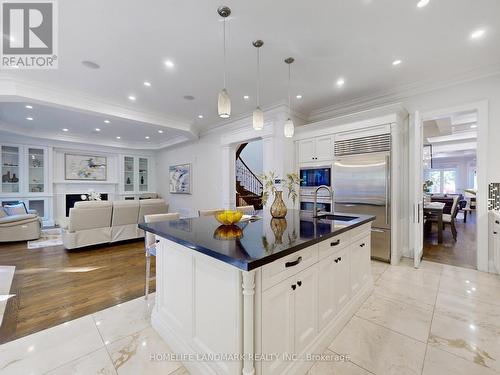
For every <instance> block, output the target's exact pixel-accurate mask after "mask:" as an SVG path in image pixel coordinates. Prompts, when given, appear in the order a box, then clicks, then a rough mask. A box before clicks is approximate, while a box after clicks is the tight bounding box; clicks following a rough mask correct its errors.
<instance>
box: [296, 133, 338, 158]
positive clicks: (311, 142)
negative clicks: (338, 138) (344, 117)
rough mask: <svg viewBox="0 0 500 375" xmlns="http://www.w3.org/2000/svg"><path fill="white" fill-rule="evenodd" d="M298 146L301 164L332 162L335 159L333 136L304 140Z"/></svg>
mask: <svg viewBox="0 0 500 375" xmlns="http://www.w3.org/2000/svg"><path fill="white" fill-rule="evenodd" d="M298 144H299V162H300V163H310V162H319V161H331V160H332V159H333V142H332V137H331V136H326V137H317V138H311V139H304V140H302V141H299V142H298Z"/></svg>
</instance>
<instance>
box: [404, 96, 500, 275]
mask: <svg viewBox="0 0 500 375" xmlns="http://www.w3.org/2000/svg"><path fill="white" fill-rule="evenodd" d="M488 107H489V106H488V101H486V100H483V101H479V102H472V103H466V104H461V105H456V106H453V107H448V108H441V109H436V110H431V111H428V112H424V113H422V114H421V113H420V112H419V111H415V112H414V114H412V115H411V118H410V120H411V124H412V126H411V131H410V139H409V140H410V144H409V148H410V155H414V157H412V158H411V159H410V196H411V201H410V202H411V203H410V204H411V207H410V209H411V211H412V217H413V218H412V220H411V222H410V248H411V253H412V254H413V258H414V263H415V267H416V268H418V267H419V266H420V261H421V259H422V258H423V228H424V225H423V221H424V217H423V216H424V212H423V211H424V200H423V189H422V186H423V185H422V181H424V174H423V159H424V157H423V155H422V154H423V138H424V137H423V122H426V121H430V120H435V119H439V118H442V117H446V116H450V114H458V113H471V112H475V113H476V114H477V127H476V128H474V129H476V131H477V140H476V143H477V146H476V179H477V192H476V207H475V212H474V214H475V221H476V262H475V266H476V268H477V270H479V271H483V272H490V271H491V272H493V269H494V268H493V266H492V264H490V261H489V248H488V173H487V172H488V168H487V167H488ZM467 219H469V217H468V218H467Z"/></svg>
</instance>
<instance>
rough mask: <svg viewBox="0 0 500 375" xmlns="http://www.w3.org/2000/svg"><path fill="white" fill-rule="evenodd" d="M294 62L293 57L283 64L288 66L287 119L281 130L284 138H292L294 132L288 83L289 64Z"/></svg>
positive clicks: (289, 76)
mask: <svg viewBox="0 0 500 375" xmlns="http://www.w3.org/2000/svg"><path fill="white" fill-rule="evenodd" d="M294 61H295V59H294V58H293V57H289V58H287V59H285V63H286V64H288V119H287V120H286V121H285V126H284V128H283V132H284V133H285V137H286V138H292V137H293V133H294V132H295V126H294V125H293V121H292V118H291V117H292V116H291V115H290V112H291V111H292V108H291V105H290V103H291V101H290V81H291V64H292V63H293V62H294Z"/></svg>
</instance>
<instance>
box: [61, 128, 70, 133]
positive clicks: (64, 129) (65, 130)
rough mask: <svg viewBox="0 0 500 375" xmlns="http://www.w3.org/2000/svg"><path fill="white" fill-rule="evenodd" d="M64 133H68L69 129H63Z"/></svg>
mask: <svg viewBox="0 0 500 375" xmlns="http://www.w3.org/2000/svg"><path fill="white" fill-rule="evenodd" d="M61 130H62V131H63V132H67V131H68V130H69V129H66V128H63V129H61Z"/></svg>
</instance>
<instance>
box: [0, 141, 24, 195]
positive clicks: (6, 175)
mask: <svg viewBox="0 0 500 375" xmlns="http://www.w3.org/2000/svg"><path fill="white" fill-rule="evenodd" d="M1 155H2V156H1V158H2V160H1V162H2V193H19V192H20V191H21V189H20V184H21V180H20V178H21V173H20V170H21V165H20V161H21V156H20V149H19V147H16V146H2V154H1Z"/></svg>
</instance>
